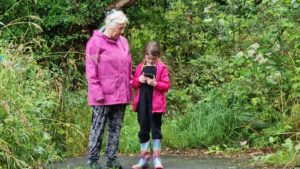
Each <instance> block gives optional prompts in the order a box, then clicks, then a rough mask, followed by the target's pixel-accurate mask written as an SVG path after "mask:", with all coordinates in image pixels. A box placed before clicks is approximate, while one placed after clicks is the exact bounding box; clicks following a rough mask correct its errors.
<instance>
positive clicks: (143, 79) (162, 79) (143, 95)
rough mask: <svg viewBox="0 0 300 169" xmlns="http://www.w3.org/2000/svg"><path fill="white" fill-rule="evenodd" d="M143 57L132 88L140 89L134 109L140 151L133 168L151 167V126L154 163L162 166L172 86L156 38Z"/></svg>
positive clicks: (155, 166) (148, 45)
mask: <svg viewBox="0 0 300 169" xmlns="http://www.w3.org/2000/svg"><path fill="white" fill-rule="evenodd" d="M143 55H144V60H143V62H142V63H140V64H139V65H138V66H137V68H136V70H135V74H134V78H133V84H132V86H133V88H135V89H137V93H136V95H135V97H134V101H133V110H134V111H135V112H138V113H137V115H138V122H139V126H140V131H139V134H138V136H139V139H140V148H141V152H140V153H141V154H140V156H141V157H140V159H139V162H138V163H137V164H135V165H133V166H132V169H145V168H148V167H149V166H148V160H149V158H150V130H151V133H152V139H153V140H152V143H153V164H154V168H155V169H163V165H162V163H161V159H160V150H161V139H162V133H161V125H162V121H161V118H162V114H163V113H164V112H166V92H167V91H168V90H169V89H170V80H169V74H168V69H167V66H166V65H165V64H164V63H163V62H162V61H161V60H160V59H159V56H160V50H159V45H158V43H157V42H154V41H152V42H149V43H148V44H147V45H146V46H145V48H144V50H143Z"/></svg>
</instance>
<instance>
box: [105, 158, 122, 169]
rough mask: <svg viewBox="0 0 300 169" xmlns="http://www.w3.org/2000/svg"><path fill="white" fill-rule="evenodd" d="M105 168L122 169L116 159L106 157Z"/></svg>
mask: <svg viewBox="0 0 300 169" xmlns="http://www.w3.org/2000/svg"><path fill="white" fill-rule="evenodd" d="M106 168H107V169H123V167H122V165H121V163H120V162H119V161H118V160H117V159H108V160H107V162H106Z"/></svg>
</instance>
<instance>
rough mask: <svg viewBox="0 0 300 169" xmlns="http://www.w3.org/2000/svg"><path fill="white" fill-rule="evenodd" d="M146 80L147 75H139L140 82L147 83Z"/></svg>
mask: <svg viewBox="0 0 300 169" xmlns="http://www.w3.org/2000/svg"><path fill="white" fill-rule="evenodd" d="M146 81H147V79H146V77H145V76H144V75H141V76H140V77H139V82H140V83H146Z"/></svg>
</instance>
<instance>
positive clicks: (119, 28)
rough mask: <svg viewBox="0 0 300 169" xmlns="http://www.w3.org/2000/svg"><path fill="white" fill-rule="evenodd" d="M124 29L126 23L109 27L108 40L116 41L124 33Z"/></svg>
mask: <svg viewBox="0 0 300 169" xmlns="http://www.w3.org/2000/svg"><path fill="white" fill-rule="evenodd" d="M125 28H126V23H123V24H117V25H115V26H114V27H111V28H110V33H109V36H110V38H113V39H118V38H119V37H120V36H121V35H122V34H123V33H124V30H125Z"/></svg>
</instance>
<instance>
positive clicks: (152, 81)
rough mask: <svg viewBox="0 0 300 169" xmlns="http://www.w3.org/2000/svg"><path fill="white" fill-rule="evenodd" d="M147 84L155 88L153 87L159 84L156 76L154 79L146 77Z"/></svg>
mask: <svg viewBox="0 0 300 169" xmlns="http://www.w3.org/2000/svg"><path fill="white" fill-rule="evenodd" d="M146 82H147V84H148V85H150V86H153V87H155V86H156V85H157V82H156V80H155V76H154V78H153V79H151V78H149V77H146Z"/></svg>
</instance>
